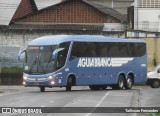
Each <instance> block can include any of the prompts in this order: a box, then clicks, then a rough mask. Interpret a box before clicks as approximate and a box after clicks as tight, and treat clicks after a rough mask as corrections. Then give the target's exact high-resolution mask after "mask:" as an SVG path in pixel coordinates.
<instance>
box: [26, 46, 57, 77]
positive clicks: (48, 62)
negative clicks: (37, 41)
mask: <svg viewBox="0 0 160 116" xmlns="http://www.w3.org/2000/svg"><path fill="white" fill-rule="evenodd" d="M57 48H58V45H52V46H28V48H27V50H26V58H25V65H24V72H25V73H29V74H32V73H33V74H42V73H44V74H45V73H49V72H52V71H54V70H55V67H54V64H53V62H54V61H52V52H53V51H54V50H55V49H57Z"/></svg>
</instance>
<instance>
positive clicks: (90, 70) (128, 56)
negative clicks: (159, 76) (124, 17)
mask: <svg viewBox="0 0 160 116" xmlns="http://www.w3.org/2000/svg"><path fill="white" fill-rule="evenodd" d="M22 54H24V55H23V56H24V57H22ZM18 59H19V60H22V61H23V62H24V72H23V84H24V86H25V87H39V88H40V91H41V92H44V91H45V88H46V87H65V88H66V91H71V88H72V86H89V88H90V89H91V90H101V89H103V90H104V89H106V88H107V86H109V87H112V89H131V88H132V86H133V84H140V83H143V82H146V80H147V53H146V43H145V41H144V40H140V39H125V38H112V37H105V36H102V35H53V36H44V37H40V38H37V39H34V40H32V41H30V42H29V43H28V45H27V47H26V49H24V50H22V49H21V50H20V51H19V54H18Z"/></svg>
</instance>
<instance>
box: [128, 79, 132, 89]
mask: <svg viewBox="0 0 160 116" xmlns="http://www.w3.org/2000/svg"><path fill="white" fill-rule="evenodd" d="M127 85H128V87H131V86H132V80H131V79H130V78H128V79H127Z"/></svg>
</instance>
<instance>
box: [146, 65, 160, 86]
mask: <svg viewBox="0 0 160 116" xmlns="http://www.w3.org/2000/svg"><path fill="white" fill-rule="evenodd" d="M147 84H148V85H150V86H151V87H152V88H159V87H160V65H158V66H157V67H156V68H155V70H154V71H152V72H149V73H148V74H147Z"/></svg>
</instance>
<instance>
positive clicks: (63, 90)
mask: <svg viewBox="0 0 160 116" xmlns="http://www.w3.org/2000/svg"><path fill="white" fill-rule="evenodd" d="M137 90H139V89H130V90H126V89H122V90H115V89H105V90H90V89H78V90H76V89H74V90H71V91H66V90H65V89H62V90H46V91H45V92H40V91H28V92H29V93H52V92H54V93H64V92H65V93H77V92H111V91H119V92H125V91H137Z"/></svg>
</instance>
